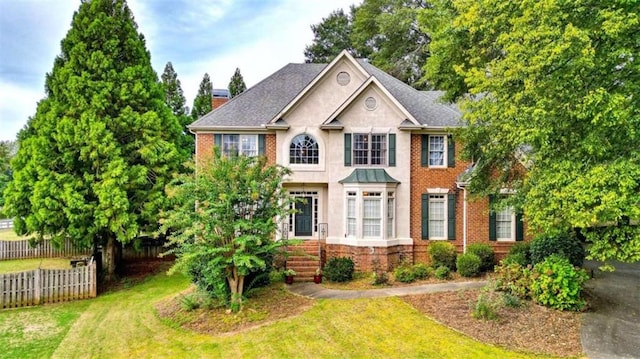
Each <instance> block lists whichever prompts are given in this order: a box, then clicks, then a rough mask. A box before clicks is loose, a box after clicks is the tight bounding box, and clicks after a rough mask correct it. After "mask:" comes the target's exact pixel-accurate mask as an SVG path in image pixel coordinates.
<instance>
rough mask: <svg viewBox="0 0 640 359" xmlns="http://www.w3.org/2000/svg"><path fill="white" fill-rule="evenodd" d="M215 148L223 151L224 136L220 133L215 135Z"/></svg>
mask: <svg viewBox="0 0 640 359" xmlns="http://www.w3.org/2000/svg"><path fill="white" fill-rule="evenodd" d="M213 147H219V148H220V149H222V135H221V134H219V133H216V134H215V135H213Z"/></svg>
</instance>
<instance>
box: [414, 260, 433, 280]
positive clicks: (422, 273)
mask: <svg viewBox="0 0 640 359" xmlns="http://www.w3.org/2000/svg"><path fill="white" fill-rule="evenodd" d="M432 275H433V269H432V268H431V267H429V266H427V265H426V264H424V263H418V264H414V266H413V276H414V277H415V278H416V279H427V278H429V277H430V276H432Z"/></svg>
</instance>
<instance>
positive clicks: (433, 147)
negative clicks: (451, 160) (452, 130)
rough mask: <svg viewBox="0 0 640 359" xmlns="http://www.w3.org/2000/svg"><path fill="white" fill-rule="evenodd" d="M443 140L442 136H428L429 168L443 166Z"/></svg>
mask: <svg viewBox="0 0 640 359" xmlns="http://www.w3.org/2000/svg"><path fill="white" fill-rule="evenodd" d="M444 157H445V139H444V136H443V135H429V166H430V167H443V166H444V165H445V161H444V160H445V158H444Z"/></svg>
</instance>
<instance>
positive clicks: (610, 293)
mask: <svg viewBox="0 0 640 359" xmlns="http://www.w3.org/2000/svg"><path fill="white" fill-rule="evenodd" d="M614 265H615V267H616V270H615V271H614V272H601V271H600V270H598V269H597V268H598V263H595V262H587V263H586V265H585V267H586V268H587V269H589V270H593V274H594V279H592V280H589V281H587V283H586V286H585V291H586V293H587V295H588V296H589V297H590V304H591V305H592V309H591V310H590V311H589V312H587V313H585V315H584V318H583V322H582V333H581V337H582V348H583V350H584V352H585V354H586V355H587V356H588V357H589V358H590V359H609V358H640V263H633V264H624V263H615V264H614Z"/></svg>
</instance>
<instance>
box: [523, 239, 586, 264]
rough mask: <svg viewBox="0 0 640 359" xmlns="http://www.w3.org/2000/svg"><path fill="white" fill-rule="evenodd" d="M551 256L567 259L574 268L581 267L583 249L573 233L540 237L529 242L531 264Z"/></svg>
mask: <svg viewBox="0 0 640 359" xmlns="http://www.w3.org/2000/svg"><path fill="white" fill-rule="evenodd" d="M552 254H558V255H560V256H562V257H564V258H567V259H568V260H569V262H570V263H571V264H573V265H574V266H577V267H580V266H582V262H583V261H584V255H585V253H584V248H583V247H582V243H580V241H579V240H578V238H577V237H576V234H575V232H569V233H564V234H558V235H541V236H539V237H536V238H535V239H534V240H533V242H531V264H534V265H535V264H537V263H540V262H542V261H544V259H545V258H547V257H549V256H550V255H552Z"/></svg>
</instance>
